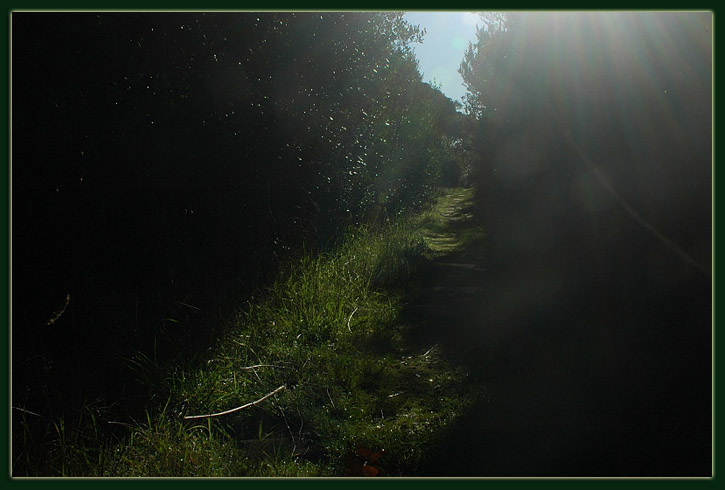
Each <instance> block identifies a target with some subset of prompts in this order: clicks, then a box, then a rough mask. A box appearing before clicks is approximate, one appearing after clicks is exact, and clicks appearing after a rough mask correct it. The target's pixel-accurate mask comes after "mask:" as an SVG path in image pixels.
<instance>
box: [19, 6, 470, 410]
mask: <svg viewBox="0 0 725 490" xmlns="http://www.w3.org/2000/svg"><path fill="white" fill-rule="evenodd" d="M421 34H422V33H421V32H420V31H419V30H418V28H417V27H414V26H410V25H408V24H406V23H405V22H404V21H402V17H401V14H396V13H235V14H229V13H212V14H209V13H98V14H97V13H15V14H13V16H12V40H13V48H12V83H13V86H12V89H13V90H12V102H13V109H12V143H13V152H12V193H13V194H12V218H13V225H12V245H13V260H12V273H13V282H12V292H13V324H12V333H13V345H12V348H13V381H14V384H13V387H14V403H16V404H17V405H18V406H25V407H27V409H28V410H34V411H38V412H42V413H44V414H47V415H51V413H52V412H53V410H54V409H56V408H59V407H60V405H58V406H54V407H48V406H44V404H45V403H49V402H48V400H63V399H67V400H75V398H78V399H80V398H82V397H83V396H95V394H97V393H101V394H103V393H108V392H120V391H121V390H123V389H124V386H125V385H126V384H127V383H128V379H127V375H126V371H125V367H124V366H125V364H124V363H125V361H124V360H123V359H122V358H123V357H128V356H131V355H132V354H133V353H134V352H136V351H138V350H142V351H144V352H146V353H147V354H148V356H149V357H151V356H159V357H163V355H164V354H163V352H162V351H163V350H164V349H166V351H167V352H168V353H167V355H168V356H176V355H179V352H180V351H181V350H182V349H183V348H185V347H189V346H191V347H193V348H197V349H198V348H200V347H203V346H205V345H208V342H209V339H210V337H211V336H212V335H213V332H210V331H209V330H208V326H209V324H210V322H209V321H208V317H209V312H218V311H219V309H220V306H221V305H225V304H228V300H229V298H230V297H234V295H239V294H240V293H242V292H244V293H250V292H251V291H253V290H254V289H255V288H256V287H258V286H259V285H260V284H263V283H264V281H266V280H268V278H269V277H271V276H272V275H273V274H274V272H275V271H276V270H277V266H278V265H279V264H280V262H281V261H283V260H285V258H289V257H290V256H293V255H294V254H295V253H298V251H299V250H300V249H301V247H302V246H304V247H306V248H307V250H310V249H315V248H319V247H324V246H327V245H329V244H331V243H333V242H334V240H335V239H336V238H338V237H339V236H340V235H341V233H342V232H343V231H344V229H345V228H346V227H347V226H350V225H354V224H357V223H360V222H362V221H363V220H365V221H375V220H379V219H383V218H384V217H385V216H394V215H395V214H397V213H400V212H405V211H406V210H408V209H411V208H414V207H415V206H417V205H419V204H420V203H421V202H422V201H423V200H424V199H425V197H426V196H427V195H428V194H429V193H430V192H431V191H434V190H435V189H436V188H437V187H439V186H440V185H455V184H456V183H457V180H458V179H459V177H460V175H461V172H462V161H461V158H460V151H459V150H458V148H460V145H457V144H456V141H458V139H459V138H460V131H461V129H460V128H461V121H462V119H464V116H462V115H461V114H460V113H457V112H456V110H455V109H456V108H455V106H454V104H453V102H452V101H450V100H449V99H447V98H446V97H445V96H443V95H442V94H441V93H440V92H438V91H437V90H435V89H433V88H431V87H430V86H429V85H426V84H424V83H422V81H421V76H420V74H419V72H418V68H417V62H416V60H415V58H414V57H413V55H412V54H411V51H410V48H409V44H410V43H411V42H413V41H419V40H420V38H421ZM68 297H69V298H70V299H69V301H66V300H67V298H68ZM237 297H239V298H240V299H241V296H237ZM61 312H62V313H61ZM58 313H61V314H60V315H58ZM214 314H216V313H214ZM205 315H206V317H205ZM56 316H57V320H55V321H53V322H50V323H51V324H50V325H48V324H47V323H48V321H49V320H51V319H53V318H55V317H56ZM202 318H206V321H205V322H204V323H203V324H204V325H206V327H205V328H201V325H202V322H201V319H202ZM26 386H27V387H28V388H27V390H26ZM74 397H75V398H74ZM74 403H75V402H74Z"/></svg>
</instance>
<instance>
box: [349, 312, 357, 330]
mask: <svg viewBox="0 0 725 490" xmlns="http://www.w3.org/2000/svg"><path fill="white" fill-rule="evenodd" d="M356 311H357V307H355V309H354V310H352V313H350V318H348V319H347V329H348V331H349V332H350V333H352V329H351V328H350V320H352V316H353V315H354V314H355V312H356Z"/></svg>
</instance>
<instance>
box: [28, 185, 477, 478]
mask: <svg viewBox="0 0 725 490" xmlns="http://www.w3.org/2000/svg"><path fill="white" fill-rule="evenodd" d="M458 195H459V196H460V195H461V194H460V192H459V193H458ZM450 204H451V194H450V193H449V194H447V195H446V196H443V197H442V198H441V200H439V202H438V205H437V207H436V208H434V209H431V210H429V211H427V212H424V213H423V214H421V215H418V216H416V217H414V218H412V219H408V220H404V221H400V222H398V223H394V224H390V223H388V224H386V225H383V226H380V227H361V228H357V229H353V230H350V231H349V233H347V234H346V236H345V238H344V240H343V241H342V243H340V244H339V245H338V246H337V247H336V248H334V249H333V250H332V251H330V252H328V253H326V254H323V255H317V256H306V257H304V258H302V259H301V260H299V261H298V262H296V263H294V264H291V265H290V266H289V267H288V268H287V270H286V271H284V272H283V273H282V274H281V275H280V277H279V278H278V280H277V281H276V282H275V283H274V284H273V285H272V286H271V287H270V288H268V290H266V291H264V292H263V294H261V295H259V297H257V298H254V299H252V300H251V301H249V302H248V304H247V305H245V306H244V307H242V308H240V310H239V312H238V313H236V314H234V315H233V318H229V319H228V320H227V321H229V322H231V327H230V328H229V329H228V332H229V333H228V334H227V335H226V336H225V337H224V338H223V339H221V341H220V342H218V344H217V346H216V348H215V349H214V350H213V351H210V352H209V353H208V357H207V359H206V360H205V363H204V364H203V366H202V367H201V368H200V367H198V365H194V366H178V365H177V366H174V367H173V368H171V369H163V370H161V369H160V368H159V367H158V366H157V365H155V364H154V361H153V359H148V358H146V359H139V360H137V361H138V362H137V366H138V368H139V369H140V373H141V375H143V376H145V377H146V378H147V379H148V386H149V398H150V402H149V405H148V409H147V411H146V414H145V416H144V417H143V418H141V419H140V420H130V421H129V420H108V419H105V418H104V417H103V407H100V406H98V405H97V404H96V405H94V404H89V405H88V406H87V407H85V408H84V409H83V410H82V411H81V412H80V415H79V416H78V418H77V419H76V420H72V421H70V420H68V421H63V420H56V421H52V422H49V423H48V429H47V432H46V434H44V435H43V436H42V437H38V435H37V434H36V435H30V434H25V435H24V436H25V437H27V441H26V444H25V450H24V451H23V452H22V453H21V454H16V455H14V458H15V464H16V467H17V468H22V469H23V473H24V474H27V475H29V476H52V475H58V476H60V475H65V476H343V475H348V476H374V475H380V476H383V475H390V476H396V475H415V474H416V472H417V471H418V469H419V468H420V467H421V466H422V465H423V464H424V463H425V460H426V457H427V455H428V454H429V449H430V448H431V447H432V446H433V445H434V444H435V441H436V440H437V439H438V438H439V436H440V435H441V434H442V433H443V432H445V431H446V429H447V427H449V426H450V424H451V423H452V422H453V421H455V419H456V418H457V417H458V416H459V414H460V413H462V411H463V410H465V408H466V406H467V404H469V403H470V401H471V398H470V397H471V396H473V394H472V392H471V390H470V386H467V385H466V375H465V373H464V372H462V371H460V370H458V369H456V368H455V367H454V366H452V365H451V364H449V363H448V362H447V361H446V360H445V359H444V358H443V357H442V356H441V353H440V349H439V348H438V347H437V346H436V345H420V344H415V343H412V342H411V341H410V340H409V339H410V338H412V336H410V335H408V334H409V333H410V330H411V329H415V325H410V324H406V322H405V321H404V320H403V319H402V318H401V316H400V311H401V308H402V306H403V301H404V298H405V297H406V294H408V293H410V291H411V289H414V288H415V284H416V280H415V277H416V274H418V273H419V272H420V271H422V270H424V269H425V267H426V264H427V262H428V261H429V260H430V258H431V257H432V256H433V255H435V254H436V253H442V250H441V249H440V247H441V244H440V243H439V242H436V241H435V240H434V239H431V235H430V233H431V230H435V229H436V224H437V220H440V219H442V215H441V209H443V210H445V209H449V208H450ZM426 230H427V233H428V235H427V238H426V235H425V232H426ZM239 407H243V408H239ZM237 408H238V409H237ZM234 409H237V410H234ZM225 412H229V413H225ZM219 414H221V415H219ZM27 416H28V417H32V416H34V415H32V414H27ZM109 427H110V428H112V429H115V430H114V431H113V432H110V431H109V430H107V429H108V428H109ZM39 441H42V442H39ZM17 476H21V475H17Z"/></svg>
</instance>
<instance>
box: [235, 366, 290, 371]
mask: <svg viewBox="0 0 725 490" xmlns="http://www.w3.org/2000/svg"><path fill="white" fill-rule="evenodd" d="M263 367H273V368H281V367H282V366H277V365H276V364H255V365H254V366H244V367H242V368H239V369H240V370H242V371H249V370H250V369H257V368H263Z"/></svg>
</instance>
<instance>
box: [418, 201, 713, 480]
mask: <svg viewBox="0 0 725 490" xmlns="http://www.w3.org/2000/svg"><path fill="white" fill-rule="evenodd" d="M468 204H469V201H468V198H467V194H465V193H459V194H456V195H454V198H453V199H451V201H450V204H449V206H448V207H447V208H445V209H444V211H443V218H444V226H443V227H439V228H438V229H437V230H436V231H435V233H433V232H430V233H429V234H428V240H429V241H430V243H432V244H433V247H434V249H437V250H438V252H439V253H438V256H437V257H436V258H435V259H434V260H433V262H432V264H431V265H430V267H429V269H428V270H427V271H426V274H425V277H424V278H423V280H422V282H423V286H422V289H421V290H420V291H418V292H417V293H416V294H412V295H411V297H410V300H409V302H408V305H407V307H406V309H405V311H404V315H405V317H406V318H407V320H408V321H409V322H410V324H411V325H414V326H415V327H414V329H413V331H414V335H415V336H416V337H417V340H418V341H420V342H421V343H425V344H426V345H429V344H431V343H438V344H439V345H441V346H442V347H443V350H444V352H445V355H446V357H448V358H449V359H450V360H451V361H452V362H455V363H457V364H459V365H463V366H466V367H467V368H468V369H469V370H470V372H471V379H472V380H473V382H475V383H479V384H480V385H481V386H483V387H485V391H486V393H487V395H486V396H485V397H482V398H481V399H480V400H478V402H477V403H476V404H475V406H474V407H473V409H472V410H471V411H470V412H469V413H468V414H467V415H465V416H463V417H462V418H461V419H460V421H459V423H458V424H457V425H456V426H455V427H454V428H452V430H451V432H450V433H449V434H447V436H446V437H445V440H443V441H441V443H440V446H439V447H437V448H435V449H434V450H433V457H432V459H431V463H430V464H429V466H428V468H426V469H425V470H424V472H423V476H454V477H455V476H512V477H524V476H534V477H536V476H590V477H597V476H710V474H711V453H712V451H711V450H712V447H711V434H712V432H711V430H712V429H711V428H712V419H711V414H712V411H711V406H712V405H711V382H712V380H711V364H712V362H711V343H710V342H711V330H710V326H711V320H710V318H711V306H710V294H709V282H708V280H704V279H703V278H700V277H697V276H696V275H694V276H693V277H692V278H691V279H690V280H689V281H681V282H680V283H678V284H676V285H674V286H672V287H670V288H669V289H667V290H657V291H649V290H647V289H646V288H647V287H648V285H647V284H646V283H645V282H643V280H642V279H641V278H639V277H637V276H636V274H632V275H628V274H626V273H623V274H622V277H621V278H620V279H619V281H620V282H617V283H612V282H609V283H607V284H606V285H605V286H602V285H599V286H596V285H595V286H591V285H588V284H587V285H586V287H584V284H583V283H582V282H581V281H580V280H579V281H577V280H575V279H573V278H577V277H581V276H577V275H576V274H569V275H566V274H562V271H566V270H568V269H570V268H571V265H570V262H568V260H569V259H570V257H567V256H566V254H561V253H559V254H550V255H546V256H539V257H528V258H523V257H514V256H512V254H511V256H509V257H506V256H505V254H500V255H499V256H497V257H496V260H495V261H494V260H493V259H492V258H491V257H490V256H488V255H487V254H486V253H485V251H484V249H483V248H482V247H481V241H480V240H478V241H476V240H474V241H473V242H472V243H469V244H467V245H466V244H464V243H462V241H461V236H462V234H463V233H465V231H466V230H470V229H471V228H472V227H475V221H474V219H473V217H472V215H471V214H470V213H469V212H468V211H467V205H468ZM672 266H673V267H675V266H676V264H674V263H673V265H672ZM569 276H570V277H571V278H570V279H567V277H569ZM562 277H563V279H562ZM638 281H639V282H638ZM633 291H636V292H637V294H633Z"/></svg>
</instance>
